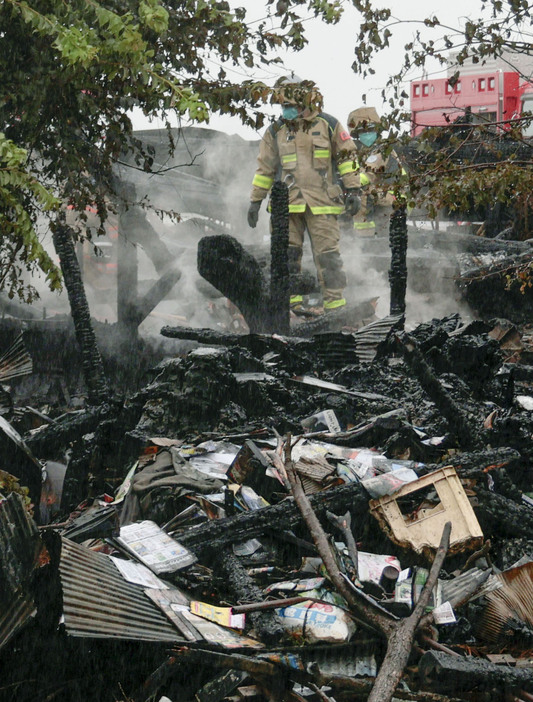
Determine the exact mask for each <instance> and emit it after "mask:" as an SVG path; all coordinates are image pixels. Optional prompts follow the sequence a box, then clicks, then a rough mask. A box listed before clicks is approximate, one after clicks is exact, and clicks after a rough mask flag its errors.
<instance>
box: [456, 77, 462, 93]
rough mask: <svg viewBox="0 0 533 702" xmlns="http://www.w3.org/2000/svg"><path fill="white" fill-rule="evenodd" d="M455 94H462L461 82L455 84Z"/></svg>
mask: <svg viewBox="0 0 533 702" xmlns="http://www.w3.org/2000/svg"><path fill="white" fill-rule="evenodd" d="M455 92H456V93H460V92H461V81H460V80H458V81H457V83H456V84H455Z"/></svg>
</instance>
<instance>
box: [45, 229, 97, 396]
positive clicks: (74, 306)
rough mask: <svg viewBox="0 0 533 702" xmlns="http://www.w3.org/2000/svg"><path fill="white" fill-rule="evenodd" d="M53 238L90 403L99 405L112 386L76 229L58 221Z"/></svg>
mask: <svg viewBox="0 0 533 702" xmlns="http://www.w3.org/2000/svg"><path fill="white" fill-rule="evenodd" d="M53 242H54V247H55V250H56V252H57V255H58V256H59V261H60V265H61V272H62V273H63V279H64V281H65V287H66V289H67V295H68V301H69V304H70V310H71V313H72V320H73V322H74V330H75V332H76V339H77V341H78V344H79V346H80V351H81V357H82V367H83V376H84V378H85V382H86V384H87V391H88V398H87V399H88V401H89V403H90V404H92V405H98V404H100V403H102V402H104V401H105V400H106V399H107V398H108V397H109V388H108V385H107V380H106V377H105V373H104V366H103V363H102V357H101V355H100V351H99V349H98V345H97V343H96V335H95V333H94V329H93V326H92V322H91V313H90V311H89V303H88V302H87V296H86V294H85V288H84V287H83V280H82V277H81V270H80V265H79V262H78V258H77V256H76V248H75V246H74V238H73V232H72V229H71V228H70V227H69V226H68V225H67V224H66V223H65V222H64V221H61V220H60V221H58V222H56V225H55V227H54V232H53Z"/></svg>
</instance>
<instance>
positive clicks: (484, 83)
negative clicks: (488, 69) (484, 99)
mask: <svg viewBox="0 0 533 702" xmlns="http://www.w3.org/2000/svg"><path fill="white" fill-rule="evenodd" d="M478 85H479V89H480V90H485V85H486V80H485V78H480V79H479V82H478Z"/></svg>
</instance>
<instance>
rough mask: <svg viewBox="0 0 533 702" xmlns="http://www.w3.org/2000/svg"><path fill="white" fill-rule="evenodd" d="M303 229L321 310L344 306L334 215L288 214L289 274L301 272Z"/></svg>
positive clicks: (344, 278) (338, 237) (343, 276)
mask: <svg viewBox="0 0 533 702" xmlns="http://www.w3.org/2000/svg"><path fill="white" fill-rule="evenodd" d="M306 230H307V232H308V234H309V240H310V242H311V250H312V252H313V260H314V262H315V266H316V270H317V274H318V282H319V283H320V287H321V288H322V293H323V296H324V308H325V309H334V308H335V307H341V306H342V305H344V304H346V301H345V299H344V288H345V287H346V274H345V273H344V270H343V266H342V259H341V255H340V252H339V242H340V231H339V223H338V221H337V216H336V215H314V214H313V213H312V212H311V210H310V209H309V207H307V208H306V210H305V212H291V213H290V214H289V268H290V271H291V272H292V273H299V272H300V269H301V263H302V249H303V242H304V233H305V231H306ZM295 297H298V296H295Z"/></svg>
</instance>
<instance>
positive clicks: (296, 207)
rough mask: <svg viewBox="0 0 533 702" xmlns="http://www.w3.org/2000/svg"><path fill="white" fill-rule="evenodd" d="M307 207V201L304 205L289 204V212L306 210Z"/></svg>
mask: <svg viewBox="0 0 533 702" xmlns="http://www.w3.org/2000/svg"><path fill="white" fill-rule="evenodd" d="M306 207H307V205H306V204H305V202H304V204H303V205H289V212H305V208H306Z"/></svg>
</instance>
